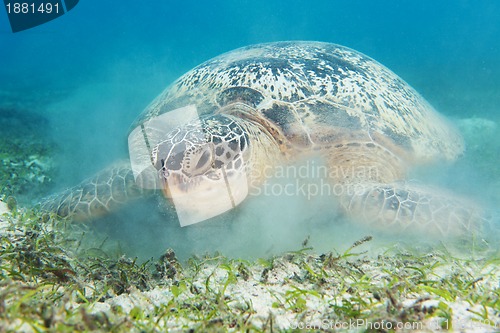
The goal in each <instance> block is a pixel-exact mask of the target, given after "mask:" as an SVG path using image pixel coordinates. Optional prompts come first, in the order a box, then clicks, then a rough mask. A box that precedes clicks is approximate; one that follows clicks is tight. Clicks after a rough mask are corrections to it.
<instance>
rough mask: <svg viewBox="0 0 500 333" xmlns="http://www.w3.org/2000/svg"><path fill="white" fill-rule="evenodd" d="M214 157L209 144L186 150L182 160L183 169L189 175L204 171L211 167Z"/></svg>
mask: <svg viewBox="0 0 500 333" xmlns="http://www.w3.org/2000/svg"><path fill="white" fill-rule="evenodd" d="M213 159H214V153H213V147H212V145H210V144H207V145H203V146H202V147H199V148H198V149H193V150H192V151H188V153H187V154H186V157H185V159H184V162H183V166H184V170H185V171H186V173H187V174H188V175H189V176H197V175H201V174H203V173H205V172H206V171H208V170H209V169H210V168H211V167H212V163H213Z"/></svg>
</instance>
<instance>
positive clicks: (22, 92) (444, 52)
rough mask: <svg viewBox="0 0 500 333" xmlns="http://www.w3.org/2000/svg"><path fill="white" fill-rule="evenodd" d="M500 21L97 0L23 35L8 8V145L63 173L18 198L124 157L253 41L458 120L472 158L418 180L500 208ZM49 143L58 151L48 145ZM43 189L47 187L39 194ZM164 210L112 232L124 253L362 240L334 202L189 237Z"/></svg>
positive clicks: (355, 8) (462, 8)
mask: <svg viewBox="0 0 500 333" xmlns="http://www.w3.org/2000/svg"><path fill="white" fill-rule="evenodd" d="M499 22H500V2H499V1H493V0H491V1H480V2H479V1H439V2H436V1H396V0H391V1H389V0H387V1H294V0H289V1H262V0H253V1H210V2H208V1H160V0H152V1H147V2H139V1H125V0H124V1H120V2H116V1H110V0H100V1H90V0H89V1H80V3H79V4H78V5H77V6H76V7H75V8H74V9H73V10H71V11H70V12H68V13H66V14H65V15H63V16H62V17H60V18H58V19H56V20H53V21H51V22H48V23H46V24H43V25H40V26H38V27H35V28H32V29H29V30H26V31H22V32H18V33H12V32H11V30H10V27H9V24H8V20H7V15H6V12H5V11H4V10H3V9H0V126H1V127H0V131H1V133H0V138H1V139H2V140H3V141H4V142H10V143H12V142H16V144H15V145H14V146H15V147H17V148H16V149H18V150H19V152H20V153H21V151H22V150H28V151H29V149H35V148H36V149H37V152H38V153H40V152H42V153H44V154H47V155H50V158H51V159H50V162H46V163H44V162H43V161H40V160H39V159H33V160H32V162H33V163H34V164H33V163H32V164H33V165H35V166H36V165H37V163H39V164H40V165H41V166H40V168H42V169H43V168H44V166H45V165H46V164H47V165H50V166H51V167H53V168H54V169H55V170H56V172H54V174H53V177H52V178H51V180H50V182H49V181H47V182H45V181H44V180H43V179H42V180H40V181H39V182H38V183H36V184H31V185H30V184H29V183H28V184H23V187H22V189H23V191H22V193H16V191H13V192H14V193H8V194H9V195H10V194H12V195H16V198H17V199H18V201H19V202H20V203H21V204H24V205H31V204H33V203H36V201H37V199H39V198H40V197H41V196H43V195H47V194H50V193H51V192H53V191H56V190H58V189H64V188H66V187H68V186H72V185H75V184H76V183H78V182H79V181H81V180H83V179H84V178H86V177H88V176H91V175H92V174H93V173H95V172H98V171H99V170H101V169H102V168H104V167H106V166H107V165H109V164H111V163H113V162H114V161H116V160H119V159H126V158H127V140H126V139H127V134H128V131H129V129H130V125H131V124H132V122H133V121H134V119H135V118H136V117H137V116H138V115H139V114H140V112H141V111H142V109H144V108H145V107H146V106H147V105H148V104H149V102H150V101H152V100H153V99H154V98H155V97H156V96H157V95H158V94H159V93H160V92H161V91H162V90H163V89H165V88H166V87H167V86H168V85H169V84H170V83H171V82H172V81H173V80H175V79H176V78H177V77H179V76H180V75H182V74H183V73H185V72H186V71H188V70H189V69H191V68H192V67H194V66H196V65H198V64H200V63H201V62H203V61H205V60H208V59H210V58H212V57H214V56H217V55H219V54H221V53H224V52H227V51H230V50H232V49H235V48H238V47H241V46H245V45H249V44H255V43H263V42H272V41H280V40H317V41H323V42H331V43H337V44H341V45H344V46H347V47H350V48H353V49H355V50H358V51H360V52H362V53H364V54H366V55H368V56H370V57H372V58H374V59H375V60H377V61H379V62H381V63H382V64H384V65H385V66H387V67H388V68H389V69H391V70H392V71H394V72H395V73H396V74H398V75H399V76H400V77H402V78H403V79H404V80H405V81H406V82H408V83H409V84H410V85H411V86H413V87H414V88H415V89H416V90H417V91H418V92H419V93H421V94H422V95H423V96H424V97H425V98H426V99H427V100H428V101H429V102H430V103H431V104H432V105H433V106H434V107H435V108H436V109H437V110H438V111H439V112H441V113H443V114H445V115H447V116H448V117H449V118H451V119H453V120H454V121H456V123H457V125H458V126H459V127H460V128H461V129H462V132H463V133H464V135H465V136H466V141H467V144H468V152H467V157H466V158H464V159H463V160H461V161H459V162H458V163H457V165H455V166H453V167H451V166H442V165H440V166H435V167H431V168H428V169H426V170H423V171H417V174H418V176H419V177H421V178H422V177H423V178H427V179H429V180H430V181H432V182H434V183H439V184H442V185H444V186H446V187H448V188H452V189H454V190H457V191H458V192H460V193H463V194H467V195H470V196H471V197H473V198H475V199H476V200H479V201H481V202H483V203H486V204H487V205H488V206H490V207H492V208H497V209H498V200H499V198H500V196H499V194H498V187H499V185H500V181H499V178H500V171H499V167H498V162H499V157H498V156H499V155H500V154H499V153H500V145H499V143H498V142H499V141H500V140H498V135H499V134H500V132H499V131H498V125H497V124H498V121H499V118H500V24H499ZM464 119H465V120H464ZM26 142H28V143H26ZM34 142H35V143H38V144H39V145H38V146H37V147H35V148H34V146H33V143H34ZM44 144H45V145H46V147H47V149H49V148H50V150H49V151H45V150H43V149H42V148H40V145H42V146H43V145H44ZM5 145H6V143H2V147H5ZM2 149H3V150H4V151H0V154H2V160H4V161H5V160H6V159H10V158H13V157H12V155H13V154H14V153H15V152H12V151H8V152H7V150H6V149H4V148H2ZM24 153H25V155H26V156H27V158H30V156H32V154H30V153H29V152H24ZM23 156H24V155H23ZM10 164H12V163H10ZM10 164H8V163H4V164H3V166H2V167H3V168H4V171H5V170H7V167H11V166H10ZM45 167H46V166H45ZM12 174H13V171H8V172H3V173H2V177H3V179H2V184H3V188H2V189H1V191H3V192H4V193H0V195H1V194H6V192H7V188H8V187H9V186H8V185H9V182H14V181H15V180H14V179H11V178H9V177H12ZM44 183H50V184H49V185H50V186H46V187H43V188H42V189H40V190H37V186H38V185H44ZM285 199H286V200H285ZM157 206H158V203H157V202H144V203H141V206H140V208H137V207H129V208H128V209H127V210H125V212H122V213H119V214H117V215H116V216H114V217H113V218H111V220H109V221H107V222H108V223H107V224H106V225H105V226H103V227H102V228H104V229H105V230H104V231H105V233H107V234H108V235H113V236H116V230H120V231H123V232H124V235H123V237H122V243H123V244H126V245H125V248H124V251H125V252H128V253H129V254H131V255H139V256H142V257H144V258H147V257H148V256H151V255H154V256H157V255H159V254H161V253H162V251H163V250H164V249H165V248H166V247H168V246H171V247H173V248H174V249H175V250H176V251H180V253H181V256H182V253H184V254H185V255H188V254H190V253H193V252H196V251H205V250H210V251H214V250H221V251H225V252H230V253H233V254H235V255H245V254H248V253H250V252H251V251H250V252H248V251H249V250H248V249H250V248H252V249H253V250H255V251H256V253H257V254H258V255H261V254H262V253H267V251H268V250H269V248H276V249H277V250H278V251H279V250H285V249H290V248H297V247H300V244H301V241H302V240H304V239H305V238H306V237H307V236H310V237H311V242H312V244H313V245H315V246H316V243H314V242H315V241H316V240H317V239H321V238H323V241H324V242H326V243H328V240H330V244H333V243H334V242H333V241H332V239H335V237H337V238H338V239H344V238H346V237H345V235H346V234H348V233H349V232H350V231H351V228H350V227H349V226H347V227H346V226H344V228H343V229H336V228H334V226H332V225H329V223H330V222H331V221H332V219H333V218H332V216H333V215H334V214H335V212H334V211H332V210H331V209H330V208H329V204H328V202H326V201H324V200H323V201H317V202H312V203H311V202H303V199H301V198H293V199H289V198H277V199H275V201H272V202H264V201H261V202H258V201H257V202H256V203H251V204H249V207H248V208H247V209H246V210H244V211H243V212H240V213H241V214H239V215H238V212H236V213H230V214H229V215H228V216H226V217H225V218H224V219H223V220H221V221H218V222H217V221H216V222H214V223H212V224H210V225H203V224H200V225H199V226H198V225H197V226H193V227H190V228H182V229H181V228H180V227H179V226H178V224H177V222H176V221H172V220H171V219H170V217H171V216H170V215H168V214H164V213H161V212H160V210H159V209H157V208H158V207H157ZM157 210H158V211H159V212H158V213H156V211H157ZM234 221H237V222H238V223H235V222H234ZM242 221H243V222H242ZM323 228H326V229H323ZM318 230H321V231H318ZM324 230H328V232H324ZM338 230H342V232H339V231H338ZM361 233H363V232H361ZM358 236H359V235H353V236H352V237H351V238H352V239H356V237H358ZM348 238H349V237H348ZM281 239H283V243H282V244H281V243H280V242H281V241H280V240H281ZM352 239H350V238H349V242H351V240H352ZM273 242H278V243H280V244H276V243H273ZM317 243H318V244H319V243H321V242H320V241H319V240H318V241H317ZM323 244H324V243H323ZM317 246H320V247H321V245H317ZM332 246H333V245H332ZM238 251H239V252H238Z"/></svg>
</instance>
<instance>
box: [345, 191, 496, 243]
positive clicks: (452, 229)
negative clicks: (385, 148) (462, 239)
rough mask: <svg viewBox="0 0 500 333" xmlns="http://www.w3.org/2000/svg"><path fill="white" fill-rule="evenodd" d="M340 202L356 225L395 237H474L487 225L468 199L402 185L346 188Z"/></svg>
mask: <svg viewBox="0 0 500 333" xmlns="http://www.w3.org/2000/svg"><path fill="white" fill-rule="evenodd" d="M340 199H341V200H340V202H341V206H342V208H343V209H345V211H346V212H348V213H349V215H351V216H353V217H354V218H355V219H356V220H357V221H360V222H362V223H366V224H369V225H370V226H373V227H375V228H377V229H383V230H384V231H387V230H389V231H391V230H392V231H394V232H396V233H409V234H421V235H428V236H431V237H439V238H441V237H456V236H464V235H467V234H476V235H477V234H478V233H481V234H482V232H483V229H484V228H485V227H488V224H489V223H490V221H489V219H488V217H487V215H486V212H485V210H483V209H482V208H480V207H479V206H477V205H476V204H475V203H473V202H471V201H469V200H468V199H464V198H461V197H457V196H456V195H453V194H451V193H447V192H445V191H443V190H439V189H435V188H431V187H421V186H418V185H416V184H408V183H404V182H401V183H400V182H396V183H392V184H380V183H368V184H356V185H350V186H349V185H346V186H345V187H344V191H343V193H342V195H340Z"/></svg>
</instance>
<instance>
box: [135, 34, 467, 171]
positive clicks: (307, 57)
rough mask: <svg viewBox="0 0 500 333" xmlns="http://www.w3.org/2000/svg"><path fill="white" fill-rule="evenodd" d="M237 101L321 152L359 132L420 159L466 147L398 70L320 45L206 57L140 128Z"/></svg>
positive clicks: (296, 142) (293, 142)
mask: <svg viewBox="0 0 500 333" xmlns="http://www.w3.org/2000/svg"><path fill="white" fill-rule="evenodd" d="M234 102H242V103H245V104H247V105H249V106H251V107H252V108H254V109H255V110H256V112H257V114H258V117H262V120H265V121H266V122H270V123H272V124H274V125H275V126H276V127H277V128H279V129H280V131H281V133H282V134H283V135H284V136H285V137H286V138H287V140H288V144H289V146H291V147H300V148H301V149H314V148H316V147H317V146H320V145H325V144H331V143H334V142H337V141H346V137H349V136H353V135H354V136H358V137H359V136H364V137H366V138H370V139H371V140H375V141H377V140H378V141H379V142H384V140H386V141H387V142H389V144H390V145H391V146H392V147H396V149H392V150H393V151H400V152H404V153H405V154H406V155H408V156H411V158H412V159H413V160H421V161H427V160H433V159H436V158H444V159H450V160H451V159H455V158H456V157H457V156H459V155H460V154H462V152H463V150H464V144H463V140H462V138H461V137H460V135H459V133H458V132H457V131H456V130H455V129H454V127H453V126H451V125H450V124H449V122H448V121H447V120H446V119H445V118H444V117H442V116H441V115H440V114H438V113H437V112H436V111H435V110H434V109H433V108H432V106H431V105H430V104H429V103H427V102H426V101H425V100H424V99H423V98H422V97H421V96H420V95H419V94H418V93H417V92H416V91H415V90H414V89H413V88H412V87H411V86H409V85H408V84H407V83H406V82H404V81H403V80H402V79H401V78H399V77H398V76H397V75H396V74H394V73H393V72H392V71H390V70H389V69H387V68H386V67H384V66H383V65H381V64H380V63H378V62H376V61H375V60H373V59H371V58H369V57H368V56H366V55H364V54H362V53H360V52H357V51H355V50H352V49H349V48H347V47H343V46H339V45H335V44H329V43H321V42H299V41H293V42H278V43H267V44H258V45H252V46H248V47H244V48H240V49H237V50H234V51H231V52H228V53H225V54H222V55H220V56H218V57H216V58H213V59H211V60H209V61H206V62H205V63H203V64H201V65H199V66H197V67H196V68H194V69H192V70H191V71H189V72H188V73H186V74H184V75H183V76H182V77H180V78H179V79H178V80H176V81H175V82H174V83H173V84H172V85H170V86H169V87H168V88H167V89H166V90H165V91H164V92H163V93H162V94H160V95H159V96H158V97H157V98H156V99H155V100H154V101H153V102H152V103H151V104H150V105H149V106H148V107H147V108H146V109H145V110H144V112H143V113H142V114H141V116H140V117H139V118H138V120H137V121H136V123H135V125H134V127H135V126H138V125H140V124H142V123H144V122H145V121H148V120H150V119H152V118H153V117H156V116H158V115H161V114H164V113H166V112H168V111H170V110H174V109H177V108H180V107H184V106H186V105H192V104H194V105H195V106H196V108H197V110H198V114H200V115H203V114H211V113H217V112H224V111H221V110H224V106H226V105H229V104H231V103H234ZM377 138H378V139H377ZM380 138H382V139H380Z"/></svg>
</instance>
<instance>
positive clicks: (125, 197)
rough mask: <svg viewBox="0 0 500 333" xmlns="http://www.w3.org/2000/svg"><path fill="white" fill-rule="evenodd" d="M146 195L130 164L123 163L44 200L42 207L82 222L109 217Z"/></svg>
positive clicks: (47, 210)
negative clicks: (104, 216)
mask: <svg viewBox="0 0 500 333" xmlns="http://www.w3.org/2000/svg"><path fill="white" fill-rule="evenodd" d="M143 195H144V189H143V188H141V187H139V186H137V185H136V181H135V179H134V174H133V171H132V169H131V168H130V163H129V162H122V163H119V164H115V165H113V166H111V167H109V168H107V169H105V170H103V171H101V172H99V173H98V174H96V175H94V176H93V177H91V178H89V179H87V180H85V181H83V182H81V183H80V184H78V185H76V186H74V187H71V188H69V189H67V190H65V191H62V192H60V193H56V194H54V195H51V196H49V197H46V198H44V199H42V200H41V202H40V204H39V206H40V209H41V210H42V211H46V212H52V213H55V214H57V215H58V216H60V217H69V218H71V219H73V220H80V221H82V220H88V219H91V218H95V217H98V216H102V215H105V214H107V213H109V212H111V211H113V210H115V209H116V208H118V207H120V206H122V205H124V204H125V203H127V202H129V201H130V200H133V199H137V198H139V197H141V196H143Z"/></svg>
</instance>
